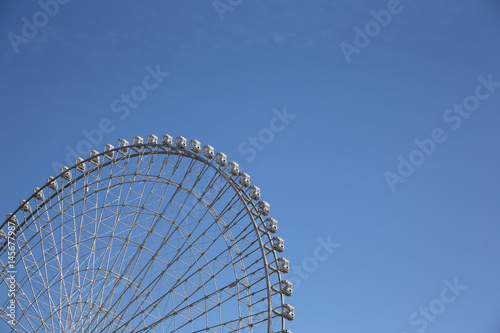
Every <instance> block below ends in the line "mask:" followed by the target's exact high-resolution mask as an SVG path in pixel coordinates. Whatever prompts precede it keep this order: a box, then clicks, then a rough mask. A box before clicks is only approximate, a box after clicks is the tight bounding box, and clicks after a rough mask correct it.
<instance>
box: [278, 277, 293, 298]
mask: <svg viewBox="0 0 500 333" xmlns="http://www.w3.org/2000/svg"><path fill="white" fill-rule="evenodd" d="M280 292H281V293H282V294H283V295H285V296H292V294H293V283H291V282H290V281H288V280H281V281H280Z"/></svg>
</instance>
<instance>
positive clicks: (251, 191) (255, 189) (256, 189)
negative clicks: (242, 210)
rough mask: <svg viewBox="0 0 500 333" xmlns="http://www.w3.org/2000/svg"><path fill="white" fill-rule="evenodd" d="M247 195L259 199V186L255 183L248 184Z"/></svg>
mask: <svg viewBox="0 0 500 333" xmlns="http://www.w3.org/2000/svg"><path fill="white" fill-rule="evenodd" d="M248 195H249V196H250V198H252V199H254V200H260V188H259V187H257V186H255V185H252V186H250V188H249V189H248Z"/></svg>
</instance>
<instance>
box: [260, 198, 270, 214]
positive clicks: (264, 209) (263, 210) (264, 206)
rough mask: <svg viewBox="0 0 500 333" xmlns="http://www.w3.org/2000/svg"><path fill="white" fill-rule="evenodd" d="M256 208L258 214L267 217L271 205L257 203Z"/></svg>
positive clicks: (261, 202)
mask: <svg viewBox="0 0 500 333" xmlns="http://www.w3.org/2000/svg"><path fill="white" fill-rule="evenodd" d="M257 208H258V210H259V213H261V214H262V215H265V216H266V215H269V211H270V209H271V205H270V204H269V203H268V202H267V201H259V204H258V206H257Z"/></svg>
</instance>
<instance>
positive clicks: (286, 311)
mask: <svg viewBox="0 0 500 333" xmlns="http://www.w3.org/2000/svg"><path fill="white" fill-rule="evenodd" d="M282 316H283V317H284V318H285V319H287V320H294V319H295V308H294V307H293V306H291V305H290V304H284V305H283V312H282Z"/></svg>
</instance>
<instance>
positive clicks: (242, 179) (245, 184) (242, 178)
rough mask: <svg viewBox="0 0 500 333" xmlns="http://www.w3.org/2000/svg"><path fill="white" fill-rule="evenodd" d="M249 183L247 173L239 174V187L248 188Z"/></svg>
mask: <svg viewBox="0 0 500 333" xmlns="http://www.w3.org/2000/svg"><path fill="white" fill-rule="evenodd" d="M250 182H251V179H250V175H249V174H248V173H245V172H241V173H240V185H241V186H243V187H248V186H250Z"/></svg>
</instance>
